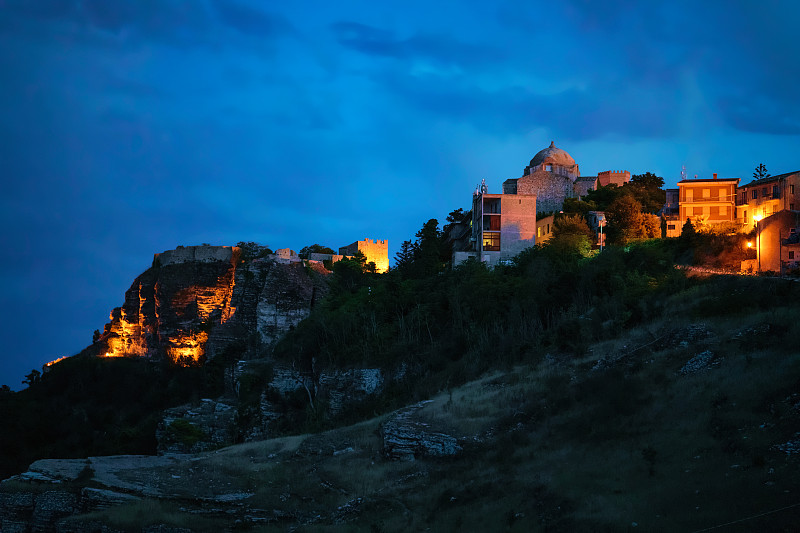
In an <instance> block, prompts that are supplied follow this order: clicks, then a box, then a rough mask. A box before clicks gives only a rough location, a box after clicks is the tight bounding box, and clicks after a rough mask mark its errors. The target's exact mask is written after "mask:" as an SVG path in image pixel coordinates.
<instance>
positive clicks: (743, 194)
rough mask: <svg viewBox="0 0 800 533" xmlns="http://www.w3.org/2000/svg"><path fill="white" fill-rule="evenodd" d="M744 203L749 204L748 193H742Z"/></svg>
mask: <svg viewBox="0 0 800 533" xmlns="http://www.w3.org/2000/svg"><path fill="white" fill-rule="evenodd" d="M742 203H743V204H746V203H747V191H742Z"/></svg>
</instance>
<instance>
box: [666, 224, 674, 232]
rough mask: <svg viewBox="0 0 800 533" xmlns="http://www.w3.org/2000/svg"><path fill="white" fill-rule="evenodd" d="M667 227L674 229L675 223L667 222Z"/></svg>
mask: <svg viewBox="0 0 800 533" xmlns="http://www.w3.org/2000/svg"><path fill="white" fill-rule="evenodd" d="M667 229H668V230H670V231H672V230H674V229H675V224H667Z"/></svg>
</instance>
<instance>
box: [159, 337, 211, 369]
mask: <svg viewBox="0 0 800 533" xmlns="http://www.w3.org/2000/svg"><path fill="white" fill-rule="evenodd" d="M206 341H208V333H206V332H205V331H200V332H198V333H194V334H188V335H181V334H178V335H176V336H175V337H172V338H171V339H170V340H169V342H170V345H171V346H170V347H169V348H167V355H168V356H169V358H170V359H172V362H174V363H176V364H179V365H181V366H192V365H196V364H198V363H199V362H200V359H201V358H202V357H203V355H205V353H206Z"/></svg>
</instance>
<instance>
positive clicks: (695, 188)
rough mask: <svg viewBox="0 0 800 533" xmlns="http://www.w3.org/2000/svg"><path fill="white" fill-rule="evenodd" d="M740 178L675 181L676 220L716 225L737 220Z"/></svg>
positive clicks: (681, 223)
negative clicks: (676, 193)
mask: <svg viewBox="0 0 800 533" xmlns="http://www.w3.org/2000/svg"><path fill="white" fill-rule="evenodd" d="M738 184H739V178H719V179H718V178H717V174H716V173H714V177H713V178H712V179H684V180H681V181H679V182H678V202H679V215H678V217H679V218H678V223H679V224H680V225H681V227H682V226H683V223H685V222H686V219H687V218H688V219H690V220H691V221H692V223H693V224H695V225H716V224H722V223H726V222H734V221H735V220H736V202H735V199H736V186H737V185H738Z"/></svg>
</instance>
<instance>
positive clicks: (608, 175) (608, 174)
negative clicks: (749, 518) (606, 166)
mask: <svg viewBox="0 0 800 533" xmlns="http://www.w3.org/2000/svg"><path fill="white" fill-rule="evenodd" d="M629 181H631V173H630V172H628V171H627V170H606V171H604V172H598V173H597V183H598V184H599V185H600V186H601V187H605V186H606V185H610V184H614V185H616V186H617V187H622V186H623V185H624V184H626V183H628V182H629Z"/></svg>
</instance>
